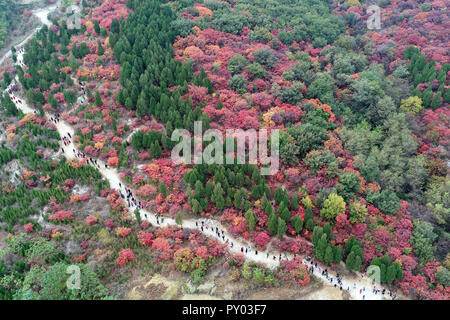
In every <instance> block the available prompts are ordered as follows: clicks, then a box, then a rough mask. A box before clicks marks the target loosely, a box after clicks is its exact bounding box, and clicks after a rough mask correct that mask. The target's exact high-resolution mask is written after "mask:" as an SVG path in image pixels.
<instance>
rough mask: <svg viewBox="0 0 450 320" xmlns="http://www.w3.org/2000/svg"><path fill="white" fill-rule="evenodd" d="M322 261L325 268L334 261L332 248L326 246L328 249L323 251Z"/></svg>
mask: <svg viewBox="0 0 450 320" xmlns="http://www.w3.org/2000/svg"><path fill="white" fill-rule="evenodd" d="M323 261H324V262H325V264H326V265H327V266H328V265H329V264H330V262H333V261H334V255H333V248H332V247H331V246H330V245H328V247H327V248H326V249H325V255H324V258H323Z"/></svg>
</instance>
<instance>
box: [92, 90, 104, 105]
mask: <svg viewBox="0 0 450 320" xmlns="http://www.w3.org/2000/svg"><path fill="white" fill-rule="evenodd" d="M94 103H95V105H96V106H97V107H101V106H103V101H102V98H101V97H100V93H99V92H98V90H97V91H95V102H94Z"/></svg>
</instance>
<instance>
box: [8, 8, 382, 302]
mask: <svg viewBox="0 0 450 320" xmlns="http://www.w3.org/2000/svg"><path fill="white" fill-rule="evenodd" d="M55 7H56V6H52V7H47V8H44V9H40V10H36V11H35V12H33V13H34V14H35V15H36V16H38V17H39V18H40V19H41V21H42V23H43V24H46V25H50V24H51V22H50V21H49V20H48V19H47V14H48V13H49V12H50V11H52V10H54V9H55ZM34 33H35V32H33V33H32V34H31V35H30V36H29V37H28V38H27V39H25V41H24V42H22V43H21V44H19V45H18V47H19V48H21V47H23V44H24V43H25V42H26V41H28V40H29V39H30V38H31V36H33V35H34ZM23 53H24V52H23V50H18V51H17V63H22V62H23ZM15 83H18V79H17V77H16V79H14V80H13V82H12V83H11V85H10V86H9V87H8V88H7V89H6V92H8V91H9V89H11V87H12V86H13V85H14V84H15ZM10 96H11V99H12V101H13V102H14V103H15V104H16V107H17V108H18V109H20V110H22V112H23V113H24V114H28V113H35V112H36V111H35V110H34V109H32V108H30V107H29V106H28V105H27V103H26V101H25V100H24V99H23V98H19V97H17V96H15V95H14V94H13V93H11V94H10ZM45 116H46V118H47V121H50V120H48V119H52V118H54V116H52V115H50V114H48V113H45ZM52 123H53V124H54V125H55V126H56V129H57V130H58V133H59V134H60V136H61V137H67V136H68V134H70V136H71V137H74V135H75V130H74V129H73V127H72V126H71V125H69V124H68V123H67V122H65V121H64V120H62V119H60V120H58V121H56V123H55V122H52ZM133 132H136V131H133ZM131 135H132V134H130V135H129V136H128V139H127V140H129V139H130V138H131ZM66 141H67V140H66ZM68 141H69V142H68V143H67V142H66V145H65V144H64V142H63V141H60V146H61V148H63V149H64V153H63V155H64V156H65V157H66V158H67V159H75V158H79V156H78V154H79V152H78V150H77V148H76V146H75V145H74V144H73V142H72V139H69V140H68ZM58 154H62V152H61V150H60V151H59V152H58ZM88 163H89V164H91V165H94V164H92V163H91V162H89V161H88ZM96 163H97V166H96V167H97V168H98V170H99V171H100V173H101V174H102V175H103V177H104V178H105V179H106V180H108V182H109V184H110V187H111V188H113V189H116V190H118V191H120V192H121V193H122V192H123V193H124V194H126V191H125V190H126V189H125V186H126V185H125V184H124V183H122V181H121V180H120V177H119V173H118V170H117V169H115V168H109V167H107V166H106V165H105V162H103V161H101V160H98V159H97V162H96ZM94 166H95V165H94ZM124 202H125V205H127V201H124ZM129 209H130V211H131V212H133V211H134V210H135V209H136V206H135V205H133V204H131V206H130V207H129ZM139 211H140V213H141V218H142V219H146V220H148V221H149V222H150V223H151V224H152V225H154V226H156V225H158V226H171V225H176V226H180V227H182V228H189V229H198V230H200V231H201V232H203V234H205V235H206V236H208V237H210V238H214V239H217V240H219V241H220V242H222V243H224V244H226V245H227V246H228V251H230V252H232V253H242V251H241V250H244V252H245V250H246V249H247V250H248V252H247V253H244V256H245V258H246V259H247V260H248V261H252V262H255V263H258V264H261V265H264V266H265V267H267V268H270V269H275V268H276V267H278V266H279V265H280V262H281V261H282V260H286V259H288V260H291V259H293V258H294V255H292V254H286V253H281V252H275V251H271V252H268V251H264V252H262V251H257V252H256V251H255V249H254V248H253V247H251V246H249V244H248V243H246V242H244V241H242V240H240V239H236V238H234V237H233V236H232V235H231V234H229V233H228V232H227V230H226V228H225V227H224V226H222V224H221V223H220V222H218V221H216V220H212V219H198V220H197V219H185V220H183V221H182V224H181V225H178V224H176V222H175V220H174V219H172V218H168V217H157V216H156V215H155V214H154V213H151V212H148V211H146V210H145V209H139ZM202 222H203V223H202ZM216 228H217V229H216ZM231 244H232V245H231ZM242 248H243V249H242ZM303 263H304V264H306V265H307V266H308V267H311V266H312V264H311V262H309V261H307V260H306V259H304V260H303ZM313 269H314V271H313V272H312V273H313V275H314V276H315V277H317V278H319V279H321V280H323V282H324V285H328V286H331V287H334V285H335V284H336V282H337V281H336V275H335V274H334V275H332V272H330V271H329V272H328V275H323V274H322V272H321V271H322V270H323V269H324V267H323V265H319V264H318V265H317V267H315V266H313ZM353 278H354V279H353ZM353 278H350V277H348V278H346V277H344V278H343V279H342V282H341V286H342V291H347V292H348V293H349V294H350V296H351V298H352V299H358V300H362V299H365V300H380V299H390V297H389V294H388V289H386V294H385V295H382V294H381V293H380V292H378V293H377V294H376V293H375V292H374V291H373V288H374V287H375V286H374V285H373V283H372V280H371V279H368V278H366V277H362V276H361V275H360V274H357V275H356V276H354V277H353ZM330 279H333V282H332V283H331V282H330ZM339 288H340V286H339V285H338V286H337V290H339ZM376 288H377V289H379V290H383V289H384V288H383V287H382V286H380V285H376Z"/></svg>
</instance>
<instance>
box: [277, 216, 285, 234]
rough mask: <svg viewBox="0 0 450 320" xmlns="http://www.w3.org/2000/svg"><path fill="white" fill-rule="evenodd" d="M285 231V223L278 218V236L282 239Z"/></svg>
mask: <svg viewBox="0 0 450 320" xmlns="http://www.w3.org/2000/svg"><path fill="white" fill-rule="evenodd" d="M286 230H287V225H286V222H284V220H283V219H281V218H278V236H279V237H280V238H283V236H284V235H285V233H286Z"/></svg>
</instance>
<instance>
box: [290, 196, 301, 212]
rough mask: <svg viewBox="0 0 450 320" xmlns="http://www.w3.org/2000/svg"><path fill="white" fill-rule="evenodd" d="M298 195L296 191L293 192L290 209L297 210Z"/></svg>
mask: <svg viewBox="0 0 450 320" xmlns="http://www.w3.org/2000/svg"><path fill="white" fill-rule="evenodd" d="M299 200H300V199H299V197H298V195H297V193H294V194H293V195H292V197H291V208H292V210H297V209H298V204H299Z"/></svg>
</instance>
